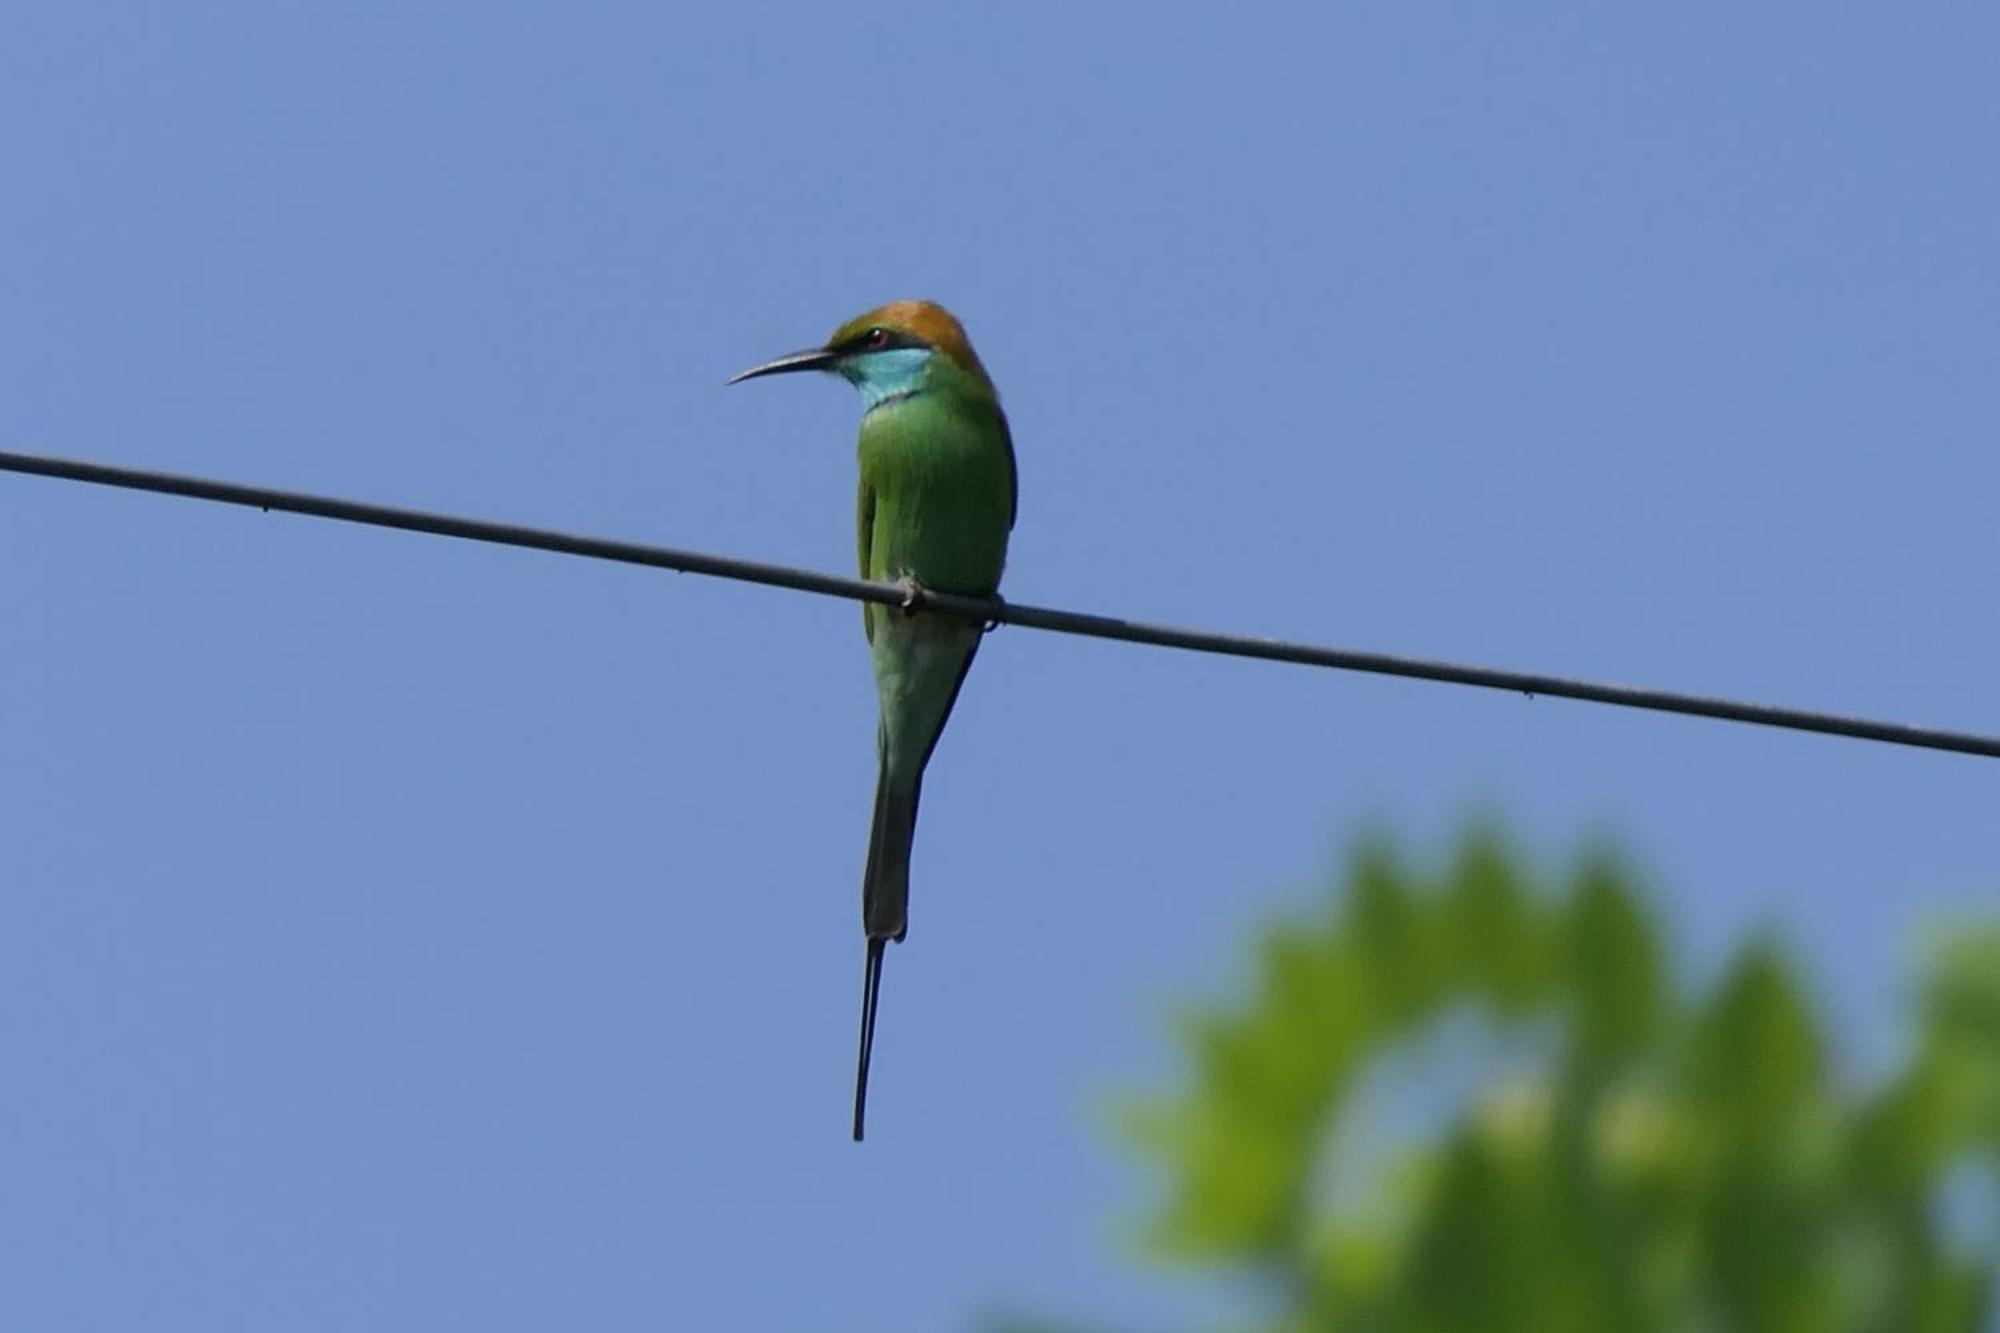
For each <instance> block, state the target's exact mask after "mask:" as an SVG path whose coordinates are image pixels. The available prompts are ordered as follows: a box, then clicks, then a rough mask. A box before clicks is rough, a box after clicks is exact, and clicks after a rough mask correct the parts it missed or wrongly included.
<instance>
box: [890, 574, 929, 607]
mask: <svg viewBox="0 0 2000 1333" xmlns="http://www.w3.org/2000/svg"><path fill="white" fill-rule="evenodd" d="M896 586H897V587H899V588H901V589H902V590H903V602H902V606H903V614H904V615H906V616H913V615H915V614H916V613H917V608H918V607H921V606H922V605H923V604H924V585H923V584H921V583H919V582H917V581H916V579H915V578H914V577H912V576H911V575H908V574H905V575H903V577H901V578H899V579H897V580H896Z"/></svg>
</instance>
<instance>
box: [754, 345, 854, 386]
mask: <svg viewBox="0 0 2000 1333" xmlns="http://www.w3.org/2000/svg"><path fill="white" fill-rule="evenodd" d="M839 359H840V357H839V353H837V352H829V351H828V350H826V348H824V347H815V348H813V349H812V350H811V351H808V352H793V353H792V354H791V355H790V356H781V357H779V358H778V359H777V360H776V361H766V362H765V363H764V364H763V365H761V366H752V367H750V369H748V370H746V371H744V372H743V373H742V374H740V375H731V376H730V377H729V379H728V380H727V381H726V382H727V383H729V384H741V383H742V382H743V381H744V380H754V379H756V378H757V377H758V376H759V375H783V374H786V373H788V372H790V371H794V370H825V369H826V368H827V367H828V366H830V365H832V364H833V363H834V362H835V361H837V360H839Z"/></svg>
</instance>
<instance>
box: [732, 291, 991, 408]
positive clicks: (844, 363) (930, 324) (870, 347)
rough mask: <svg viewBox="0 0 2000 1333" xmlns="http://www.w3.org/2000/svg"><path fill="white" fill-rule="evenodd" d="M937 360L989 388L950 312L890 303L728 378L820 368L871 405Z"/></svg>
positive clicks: (896, 394)
mask: <svg viewBox="0 0 2000 1333" xmlns="http://www.w3.org/2000/svg"><path fill="white" fill-rule="evenodd" d="M940 361H941V362H943V363H944V364H945V365H947V366H949V367H950V368H951V369H952V370H955V371H957V372H959V373H960V374H961V375H964V376H969V377H970V379H971V380H972V381H974V382H976V383H977V384H978V385H979V386H980V387H981V388H983V389H984V390H985V391H986V392H987V393H989V394H990V393H991V392H992V391H993V382H992V381H991V380H989V379H987V378H986V369H985V367H983V366H981V365H980V364H979V357H978V355H977V354H976V353H974V352H973V350H972V344H971V342H969V341H967V339H966V336H965V329H964V327H963V326H962V325H961V324H960V323H959V322H958V320H957V319H956V318H954V317H953V315H952V313H951V312H950V311H949V310H946V309H945V308H944V307H943V306H941V305H939V304H937V303H936V302H935V301H891V302H890V303H889V304H888V305H885V306H881V307H879V308H877V309H874V310H870V311H869V312H868V313H867V314H865V315H857V316H855V317H854V318H853V319H850V320H848V321H847V322H846V323H845V324H843V325H841V326H840V327H839V328H837V329H835V330H834V331H833V336H832V337H831V338H828V339H827V340H826V345H825V346H823V347H814V348H811V349H809V350H807V351H804V352H794V353H792V354H791V355H790V356H781V357H779V358H778V359H777V360H775V361H766V362H765V363H764V364H763V365H761V366H752V367H750V369H748V370H746V371H744V372H743V373H742V374H740V375H736V376H733V377H732V378H731V379H730V381H729V382H730V383H731V384H736V383H739V382H741V381H743V380H749V379H756V378H757V377H758V376H760V375H782V374H785V373H786V372H788V371H794V370H824V371H829V372H831V373H832V374H835V375H838V376H840V377H841V378H842V379H844V380H846V381H847V382H848V383H850V384H852V385H853V386H854V387H855V388H857V389H859V390H860V391H861V397H862V400H863V401H864V402H865V403H866V404H867V405H868V406H869V407H874V406H876V405H877V404H879V403H882V402H885V401H887V400H889V399H891V398H900V397H903V396H904V395H907V394H910V393H914V392H916V391H917V390H918V389H921V388H922V387H924V385H925V383H926V382H927V381H928V380H929V379H930V377H931V373H932V371H933V369H934V368H935V366H936V363H938V362H940Z"/></svg>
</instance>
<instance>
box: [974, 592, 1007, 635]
mask: <svg viewBox="0 0 2000 1333" xmlns="http://www.w3.org/2000/svg"><path fill="white" fill-rule="evenodd" d="M993 605H995V606H1000V607H1004V606H1006V605H1007V599H1006V598H1005V597H1002V596H1001V595H1000V594H999V593H997V592H996V593H994V594H993ZM1000 625H1001V621H1000V618H999V617H998V616H989V617H988V618H987V621H986V623H985V624H983V625H981V626H980V627H979V632H980V633H981V634H991V633H992V632H993V631H994V630H996V629H999V628H1000Z"/></svg>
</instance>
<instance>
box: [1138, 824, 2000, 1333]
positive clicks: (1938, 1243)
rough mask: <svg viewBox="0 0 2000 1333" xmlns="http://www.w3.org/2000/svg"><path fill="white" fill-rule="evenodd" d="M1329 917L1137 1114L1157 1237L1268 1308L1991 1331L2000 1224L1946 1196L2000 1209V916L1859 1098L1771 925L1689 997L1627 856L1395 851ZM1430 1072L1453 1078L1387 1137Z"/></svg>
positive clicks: (1545, 1323)
mask: <svg viewBox="0 0 2000 1333" xmlns="http://www.w3.org/2000/svg"><path fill="white" fill-rule="evenodd" d="M1330 906H1331V909H1332V910H1330V911H1328V912H1327V913H1325V915H1324V916H1321V917H1318V918H1312V919H1304V920H1292V921H1286V922H1283V923H1281V924H1279V925H1277V926H1275V927H1274V928H1272V929H1271V930H1269V931H1267V932H1266V933H1265V934H1264V936H1263V937H1262V939H1261V940H1260V941H1259V943H1258V945H1257V948H1256V950H1255V953H1254V957H1253V969H1252V973H1251V976H1250V978H1249V985H1248V994H1247V996H1246V997H1245V999H1244V1000H1243V1001H1242V1002H1240V1003H1238V1004H1233V1005H1203V1006H1199V1007H1196V1008H1194V1009H1192V1010H1191V1011H1190V1012H1189V1013H1188V1014H1187V1015H1186V1017H1185V1018H1184V1019H1183V1021H1182V1024H1181V1032H1182V1036H1183V1043H1184V1048H1185V1052H1186V1056H1187V1063H1188V1072H1187V1077H1186V1081H1185V1084H1184V1085H1183V1086H1182V1087H1181V1088H1179V1089H1178V1090H1177V1091H1175V1092H1172V1093H1170V1094H1167V1095H1163V1096H1157V1097H1153V1098H1149V1099H1145V1100H1141V1101H1138V1102H1137V1103H1135V1104H1134V1105H1132V1106H1131V1107H1129V1108H1128V1114H1127V1116H1126V1118H1125V1121H1124V1123H1125V1124H1126V1125H1127V1127H1128V1128H1129V1130H1130V1132H1131V1137H1132V1142H1133V1143H1134V1144H1135V1145H1137V1146H1138V1147H1139V1149H1140V1150H1141V1151H1142V1152H1144V1153H1145V1154H1146V1155H1147V1157H1148V1158H1149V1159H1150V1160H1151V1161H1153V1162H1154V1163H1155V1164H1156V1166H1157V1167H1158V1168H1159V1170H1160V1172H1161V1174H1162V1175H1163V1177H1164V1181H1165V1185H1166V1192H1165V1196H1164V1198H1163V1199H1162V1201H1161V1202H1160V1205H1159V1207H1158V1208H1157V1210H1156V1211H1155V1213H1154V1215H1153V1216H1152V1217H1151V1219H1150V1222H1149V1225H1148V1227H1147V1230H1146V1235H1147V1237H1148V1239H1149V1241H1150V1243H1151V1246H1152V1248H1153V1249H1154V1251H1155V1252H1156V1253H1157V1254H1158V1255H1160V1256H1161V1257H1162V1258H1164V1259H1165V1260H1167V1261H1168V1262H1171V1263H1177V1264H1183V1265H1198V1266H1202V1267H1207V1268H1211V1269H1224V1270H1234V1271H1238V1272H1241V1273H1243V1274H1245V1275H1249V1276H1253V1277H1255V1278H1257V1279H1259V1280H1258V1281H1257V1282H1256V1283H1254V1284H1252V1288H1251V1289H1252V1290H1256V1291H1261V1292H1264V1293H1267V1294H1273V1293H1274V1294H1275V1295H1274V1296H1273V1297H1272V1299H1271V1300H1270V1301H1269V1302H1268V1303H1267V1304H1265V1305H1264V1306H1261V1307H1259V1308H1255V1309H1252V1310H1250V1311H1249V1312H1247V1313H1246V1316H1245V1319H1244V1322H1243V1323H1242V1324H1241V1325H1239V1326H1241V1327H1258V1328H1270V1329H1282V1330H1303V1329H1322V1328H1328V1329H1367V1330H1384V1331H1390V1330H1405V1329H1409V1330H1426V1331H1427V1333H1447V1331H1449V1330H1460V1329H1464V1330H1473V1329H1477V1330H1482V1331H1488V1330H1515V1329H1519V1330H1536V1331H1537V1333H1548V1331H1551V1330H1553V1331H1555V1333H1561V1331H1562V1330H1572V1329H1573V1330H1601V1329H1619V1330H1625V1329H1632V1330H1650V1329H1658V1330H1737V1329H1742V1330H1786V1331H1790V1330H1797V1331H1799V1333H1806V1331H1808V1330H1810V1331H1811V1333H1822V1331H1823V1330H1836V1331H1842V1330H1855V1331H1856V1333H1860V1331H1862V1330H1870V1331H1872V1330H1883V1331H1884V1333H1888V1331H1890V1330H1898V1331H1900V1330H1925V1331H1926V1333H1928V1331H1931V1330H1936V1331H1938V1333H1944V1331H1945V1330H1952V1331H1953V1333H1958V1331H1961V1330H1978V1329H1983V1328H1986V1327H1988V1326H1989V1322H1990V1321H1991V1320H1992V1318H1993V1316H1994V1314H1995V1308H1994V1285H1993V1274H1994V1270H1995V1266H1996V1249H2000V1237H1996V1236H1987V1237H1984V1238H1980V1237H1976V1236H1974V1237H1967V1236H1962V1235H1954V1234H1953V1228H1952V1227H1951V1226H1950V1225H1948V1223H1947V1219H1945V1218H1944V1216H1943V1211H1944V1209H1943V1203H1942V1200H1943V1196H1944V1194H1945V1192H1946V1190H1947V1186H1948V1184H1950V1183H1951V1182H1953V1181H1957V1182H1959V1183H1961V1184H1962V1183H1963V1182H1965V1181H1966V1180H1968V1179H1970V1180H1972V1181H1973V1183H1974V1186H1975V1188H1977V1189H1980V1190H1983V1191H1984V1194H1983V1198H1984V1201H1985V1205H1986V1207H1987V1209H1988V1213H1989V1215H1990V1216H1992V1217H1993V1218H1995V1219H2000V1186H1996V1182H1995V1178H1994V1176H1995V1173H1994V1170H1993V1167H1994V1163H1995V1162H1996V1161H2000V926H1995V927H1987V928H1983V929H1980V930H1964V929H1961V930H1959V931H1957V932H1956V933H1954V934H1953V935H1952V936H1951V938H1950V939H1949V940H1948V941H1947V942H1946V943H1945V944H1944V945H1943V946H1942V947H1941V948H1940V949H1939V950H1938V951H1937V957H1936V962H1935V965H1934V967H1933V969H1932V971H1931V974H1930V977H1929V981H1928V985H1927V987H1926V989H1925V991H1924V1003H1923V1006H1922V1015H1921V1016H1922V1020H1923V1022H1922V1029H1921V1032H1920V1033H1919V1036H1918V1040H1917V1041H1916V1042H1915V1049H1914V1051H1913V1053H1912V1055H1911V1057H1910V1059H1909V1061H1908V1062H1907V1065H1906V1067H1905V1068H1903V1069H1902V1070H1901V1071H1899V1072H1898V1073H1897V1074H1896V1075H1895V1076H1894V1077H1892V1078H1889V1079H1887V1080H1885V1081H1884V1082H1882V1083H1881V1084H1880V1085H1879V1086H1877V1087H1875V1088H1872V1089H1867V1090H1863V1091H1860V1092H1852V1091H1846V1090H1843V1088H1842V1087H1841V1086H1840V1085H1839V1083H1838V1081H1837V1080H1836V1079H1835V1078H1834V1076H1833V1070H1832V1060H1831V1054H1830V1043H1829V1042H1828V1040H1827V1037H1826V1035H1825V1033H1824V1032H1823V1031H1822V1030H1821V1026H1820V1021H1819V1019H1818V1017H1817V1016H1816V1014H1815V1013H1814V1007H1813V1004H1812V1001H1811V995H1810V988H1809V987H1808V986H1807V985H1806V984H1805V983H1804V982H1803V981H1802V980H1801V979H1800V978H1799V977H1798V976H1797V974H1796V973H1795V972H1794V970H1793V968H1792V966H1791V964H1790V963H1789V961H1788V960H1787V957H1786V955H1785V954H1784V952H1783V950H1782V949H1781V948H1780V947H1779V946H1778V944H1777V943H1776V942H1775V941H1774V940H1771V939H1768V938H1757V939H1753V940H1751V941H1749V942H1748V943H1747V944H1745V945H1744V946H1743V947H1742V948H1741V949H1740V950H1739V951H1738V952H1737V954H1736V955H1735V957H1734V958H1732V959H1731V960H1730V961H1729V962H1728V964H1727V965H1726V966H1725V967H1724V968H1723V969H1722V971H1721V973H1720V975H1719V976H1718V977H1717V978H1716V979H1715V980H1714V981H1713V983H1712V984H1710V985H1709V986H1708V987H1706V988H1705V989H1702V990H1689V989H1688V988H1686V987H1685V985H1684V984H1683V983H1682V980H1681V978H1679V977H1678V976H1677V975H1676V973H1675V970H1674V969H1673V968H1672V967H1671V966H1670V959H1669V956H1668V953H1667V950H1666V947H1665V944H1664V941H1663V939H1662V934H1661V929H1660V926H1659V923H1658V921H1657V919H1656V918H1655V916H1654V915H1653V913H1652V911H1651V909H1650V908H1649V906H1648V903H1647V897H1646V893H1645V891H1644V888H1643V886H1642V885H1641V884H1640V883H1639V882H1638V880H1637V878H1636V877H1635V876H1634V874H1633V873H1632V872H1631V871H1630V869H1629V868H1627V867H1626V866H1625V865H1624V864H1623V863H1622V862H1621V861H1620V860H1619V859H1618V858H1617V857H1616V856H1615V855H1612V854H1611V853H1610V852H1609V851H1607V850H1604V849H1598V850H1596V851H1593V852H1591V853H1590V854H1588V855H1586V856H1584V857H1583V858H1581V860H1580V862H1579V864H1578V865H1577V867H1576V869H1575V870H1574V872H1573V873H1571V874H1570V875H1568V876H1566V877H1558V878H1556V879H1554V880H1550V879H1548V878H1546V877H1544V878H1541V879H1538V878H1537V877H1536V875H1535V874H1534V872H1533V871H1532V869H1531V868H1530V867H1528V866H1527V865H1525V864H1524V863H1523V861H1522V860H1521V858H1520V857H1519V856H1518V855H1516V854H1515V853H1514V852H1513V851H1512V849H1511V848H1510V847H1509V846H1508V845H1507V843H1506V841H1505V840H1504V839H1503V838H1502V837H1501V836H1500V835H1499V834H1498V833H1497V832H1496V831H1495V830H1494V829H1493V828H1492V827H1490V826H1484V825H1482V826H1479V827H1475V828H1474V829H1473V830H1472V831H1471V832H1470V833H1468V834H1467V835H1466V836H1465V837H1464V839H1463V840H1462V841H1461V843H1460V845H1459V846H1458V848H1457V850H1456V851H1455V853H1454V854H1453V855H1452V856H1451V857H1450V858H1449V860H1448V862H1447V865H1446V867H1445V869H1444V870H1443V871H1442V872H1440V873H1438V874H1436V875H1433V876H1425V875H1421V874H1419V873H1417V872H1415V871H1413V870H1412V869H1411V868H1410V866H1409V865H1408V864H1407V863H1406V862H1405V861H1404V859H1403V858H1402V857H1401V856H1400V855H1399V854H1398V852H1397V850H1396V848H1395V847H1394V846H1393V845H1392V844H1391V843H1390V842H1389V841H1388V840H1387V839H1385V838H1381V837H1379V836H1378V837H1370V838H1366V839H1363V840H1362V842H1361V844H1360V846H1359V848H1358V849H1357V851H1356V852H1355V854H1354V855H1353V857H1352V858H1351V859H1350V861H1349V863H1348V866H1347V868H1346V871H1345V873H1344V875H1343V876H1342V879H1341V883H1340V884H1339V885H1337V886H1336V891H1335V893H1334V895H1333V897H1332V901H1331V904H1330ZM1524 1052H1526V1053H1527V1054H1528V1056H1529V1057H1530V1058H1527V1059H1525V1060H1524V1059H1523V1053H1524ZM1403 1066H1408V1067H1413V1068H1416V1069H1419V1070H1421V1071H1426V1072H1428V1073H1430V1074H1434V1075H1440V1076H1441V1077H1439V1078H1433V1079H1431V1080H1429V1082H1428V1083H1423V1084H1422V1085H1421V1086H1420V1087H1419V1089H1418V1090H1417V1091H1415V1092H1412V1091H1409V1090H1407V1089H1405V1090H1404V1091H1403V1092H1402V1094H1401V1096H1400V1100H1396V1101H1393V1102H1392V1104H1391V1106H1390V1110H1389V1114H1388V1116H1387V1120H1388V1121H1389V1122H1390V1123H1389V1124H1388V1125H1387V1126H1386V1127H1385V1126H1382V1125H1370V1124H1369V1123H1368V1121H1369V1120H1370V1117H1371V1116H1374V1117H1375V1118H1377V1119H1381V1118H1382V1116H1381V1112H1380V1108H1379V1107H1378V1106H1377V1103H1378V1102H1379V1101H1380V1098H1378V1097H1376V1096H1374V1095H1372V1094H1373V1093H1374V1092H1375V1091H1376V1088H1375V1087H1374V1084H1375V1083H1376V1082H1377V1081H1379V1080H1380V1079H1381V1078H1382V1077H1383V1076H1384V1071H1385V1070H1390V1069H1395V1068H1398V1067H1403ZM1453 1074H1460V1075H1470V1076H1471V1078H1470V1086H1471V1089H1472V1091H1471V1092H1470V1094H1469V1095H1464V1094H1461V1095H1458V1096H1456V1097H1453V1096H1449V1095H1447V1094H1445V1093H1442V1092H1439V1091H1438V1090H1437V1088H1438V1086H1448V1085H1450V1084H1451V1083H1452V1078H1451V1077H1449V1076H1450V1075H1453ZM1458 1081H1459V1082H1460V1083H1461V1084H1465V1083H1467V1081H1468V1080H1467V1079H1465V1078H1461V1079H1459V1080H1458ZM1433 1085H1436V1086H1433ZM1371 1108H1372V1109H1371ZM1412 1125H1416V1126H1427V1127H1434V1128H1432V1129H1431V1130H1430V1132H1427V1133H1423V1134H1418V1135H1416V1136H1414V1137H1413V1136H1412V1135H1411V1134H1410V1133H1409V1132H1407V1131H1408V1128H1409V1127H1410V1126H1412ZM1398 1131H1401V1132H1398ZM1982 1154H1983V1157H1982V1156H1981V1155H1982ZM1357 1157H1359V1158H1365V1159H1366V1160H1365V1161H1364V1162H1362V1163H1361V1164H1360V1165H1362V1166H1365V1167H1366V1168H1367V1169H1361V1170H1357V1169H1353V1168H1354V1167H1355V1166H1356V1162H1355V1161H1354V1160H1352V1159H1355V1158H1357ZM1982 1161H1983V1162H1984V1164H1985V1169H1984V1172H1983V1174H1975V1175H1974V1176H1970V1177H1969V1176H1967V1175H1966V1171H1967V1169H1968V1168H1967V1163H1968V1162H1971V1163H1973V1164H1974V1165H1975V1166H1976V1165H1977V1164H1978V1163H1980V1162H1982ZM1377 1194H1379V1195H1381V1196H1382V1197H1375V1195H1377ZM1962 1229H1963V1228H1961V1230H1962ZM1992 1229H1993V1230H1994V1231H1996V1232H2000V1221H1996V1222H1995V1225H1994V1227H1993V1228H1992Z"/></svg>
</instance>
